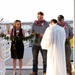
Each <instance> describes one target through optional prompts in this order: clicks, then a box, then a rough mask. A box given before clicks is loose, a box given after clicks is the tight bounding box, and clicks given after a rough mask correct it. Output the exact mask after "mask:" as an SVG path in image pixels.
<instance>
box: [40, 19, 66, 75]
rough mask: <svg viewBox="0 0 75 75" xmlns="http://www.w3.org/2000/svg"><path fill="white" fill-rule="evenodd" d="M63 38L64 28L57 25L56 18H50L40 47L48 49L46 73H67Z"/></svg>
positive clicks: (64, 34)
mask: <svg viewBox="0 0 75 75" xmlns="http://www.w3.org/2000/svg"><path fill="white" fill-rule="evenodd" d="M65 40H66V33H65V30H64V28H62V27H60V26H58V25H57V20H56V19H52V20H51V21H50V26H49V27H48V28H47V29H46V31H45V33H44V35H43V38H42V41H41V47H42V49H46V50H48V52H47V72H46V75H67V72H66V59H65Z"/></svg>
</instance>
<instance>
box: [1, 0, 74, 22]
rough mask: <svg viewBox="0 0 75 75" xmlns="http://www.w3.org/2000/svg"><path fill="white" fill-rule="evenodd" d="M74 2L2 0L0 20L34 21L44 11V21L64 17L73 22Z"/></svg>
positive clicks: (62, 0) (58, 0)
mask: <svg viewBox="0 0 75 75" xmlns="http://www.w3.org/2000/svg"><path fill="white" fill-rule="evenodd" d="M73 3H74V2H73V0H0V9H1V10H0V18H4V21H11V22H13V21H15V20H16V19H19V20H21V21H24V22H25V21H34V20H35V19H37V13H38V12H39V11H42V12H43V13H44V19H45V20H48V21H50V20H51V19H53V18H55V19H57V16H58V15H60V14H61V15H64V17H65V20H73V14H74V13H73V12H74V5H73Z"/></svg>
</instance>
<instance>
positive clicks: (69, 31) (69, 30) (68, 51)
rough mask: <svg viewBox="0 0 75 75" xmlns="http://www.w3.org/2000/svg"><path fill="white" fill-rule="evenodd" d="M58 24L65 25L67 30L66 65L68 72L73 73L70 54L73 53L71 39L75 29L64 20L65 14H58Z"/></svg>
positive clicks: (70, 74)
mask: <svg viewBox="0 0 75 75" xmlns="http://www.w3.org/2000/svg"><path fill="white" fill-rule="evenodd" d="M58 25H60V26H61V27H63V28H64V29H65V32H66V44H65V53H66V67H67V73H68V75H72V73H71V71H72V68H71V61H70V55H71V45H70V39H72V38H73V31H72V28H71V26H70V25H68V24H67V23H66V22H65V21H64V16H63V15H59V16H58Z"/></svg>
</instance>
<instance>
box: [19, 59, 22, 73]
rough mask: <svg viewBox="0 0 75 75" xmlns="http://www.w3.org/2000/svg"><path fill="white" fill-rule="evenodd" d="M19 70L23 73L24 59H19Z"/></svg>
mask: <svg viewBox="0 0 75 75" xmlns="http://www.w3.org/2000/svg"><path fill="white" fill-rule="evenodd" d="M19 72H20V74H22V59H19Z"/></svg>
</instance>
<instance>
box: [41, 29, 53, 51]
mask: <svg viewBox="0 0 75 75" xmlns="http://www.w3.org/2000/svg"><path fill="white" fill-rule="evenodd" d="M52 39H53V34H52V30H51V29H50V28H47V29H46V30H45V33H44V35H43V38H42V40H41V47H42V49H46V50H48V49H49V47H50V45H51V43H53V41H52Z"/></svg>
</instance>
